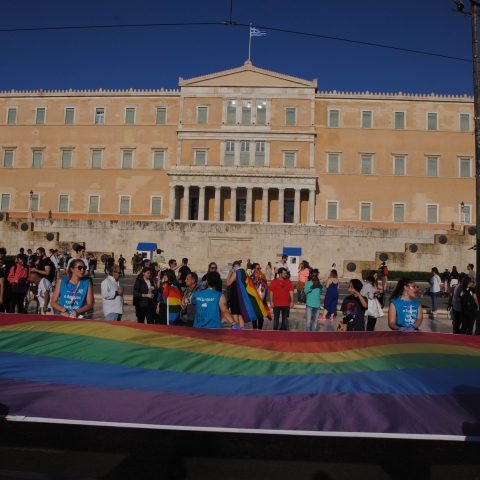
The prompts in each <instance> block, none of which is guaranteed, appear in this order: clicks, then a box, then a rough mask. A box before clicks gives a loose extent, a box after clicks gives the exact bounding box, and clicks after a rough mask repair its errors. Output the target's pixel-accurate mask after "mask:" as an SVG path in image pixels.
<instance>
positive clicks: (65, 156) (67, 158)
mask: <svg viewBox="0 0 480 480" xmlns="http://www.w3.org/2000/svg"><path fill="white" fill-rule="evenodd" d="M62 168H72V150H62Z"/></svg>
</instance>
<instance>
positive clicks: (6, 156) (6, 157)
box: [3, 148, 13, 168]
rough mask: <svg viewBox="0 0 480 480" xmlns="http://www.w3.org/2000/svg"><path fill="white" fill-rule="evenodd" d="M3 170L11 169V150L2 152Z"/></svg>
mask: <svg viewBox="0 0 480 480" xmlns="http://www.w3.org/2000/svg"><path fill="white" fill-rule="evenodd" d="M3 168H13V149H10V148H8V149H6V150H4V151H3Z"/></svg>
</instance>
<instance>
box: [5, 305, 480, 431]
mask: <svg viewBox="0 0 480 480" xmlns="http://www.w3.org/2000/svg"><path fill="white" fill-rule="evenodd" d="M479 405H480V337H472V336H465V335H450V334H438V333H422V332H415V333H405V332H347V333H342V334H339V333H335V332H331V333H320V332H318V333H317V332H281V331H258V330H242V331H231V330H229V329H195V328H187V327H176V326H171V327H167V326H160V325H143V324H136V323H129V322H107V321H93V320H77V319H71V320H70V319H67V318H62V317H57V316H37V315H13V314H0V412H1V414H2V415H4V416H5V418H6V419H7V420H11V421H14V420H17V421H37V422H38V421H41V422H42V421H43V422H55V423H66V422H68V423H79V424H85V425H108V426H113V425H116V426H123V427H142V428H145V427H148V428H160V429H183V430H185V429H188V430H209V431H221V432H228V431H235V432H254V433H276V434H293V435H336V436H363V437H368V436H374V437H386V438H422V439H448V440H465V439H477V440H478V439H480V416H479V413H478V412H479V411H478V406H479Z"/></svg>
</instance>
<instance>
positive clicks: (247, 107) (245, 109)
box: [242, 100, 252, 125]
mask: <svg viewBox="0 0 480 480" xmlns="http://www.w3.org/2000/svg"><path fill="white" fill-rule="evenodd" d="M251 123H252V101H251V100H243V101H242V125H250V124H251Z"/></svg>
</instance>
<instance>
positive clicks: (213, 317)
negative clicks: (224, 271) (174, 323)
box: [192, 272, 235, 328]
mask: <svg viewBox="0 0 480 480" xmlns="http://www.w3.org/2000/svg"><path fill="white" fill-rule="evenodd" d="M217 281H218V274H217V272H208V273H207V274H206V275H205V283H206V285H207V288H206V289H205V290H197V291H196V292H195V293H194V294H193V295H192V304H193V305H195V320H194V322H193V326H194V327H195V328H222V316H223V318H224V319H225V320H227V321H228V322H230V323H231V324H233V323H235V322H234V320H233V317H232V316H231V315H230V312H229V311H228V308H227V301H226V299H225V295H223V293H222V292H217V290H215V286H216V284H217Z"/></svg>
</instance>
